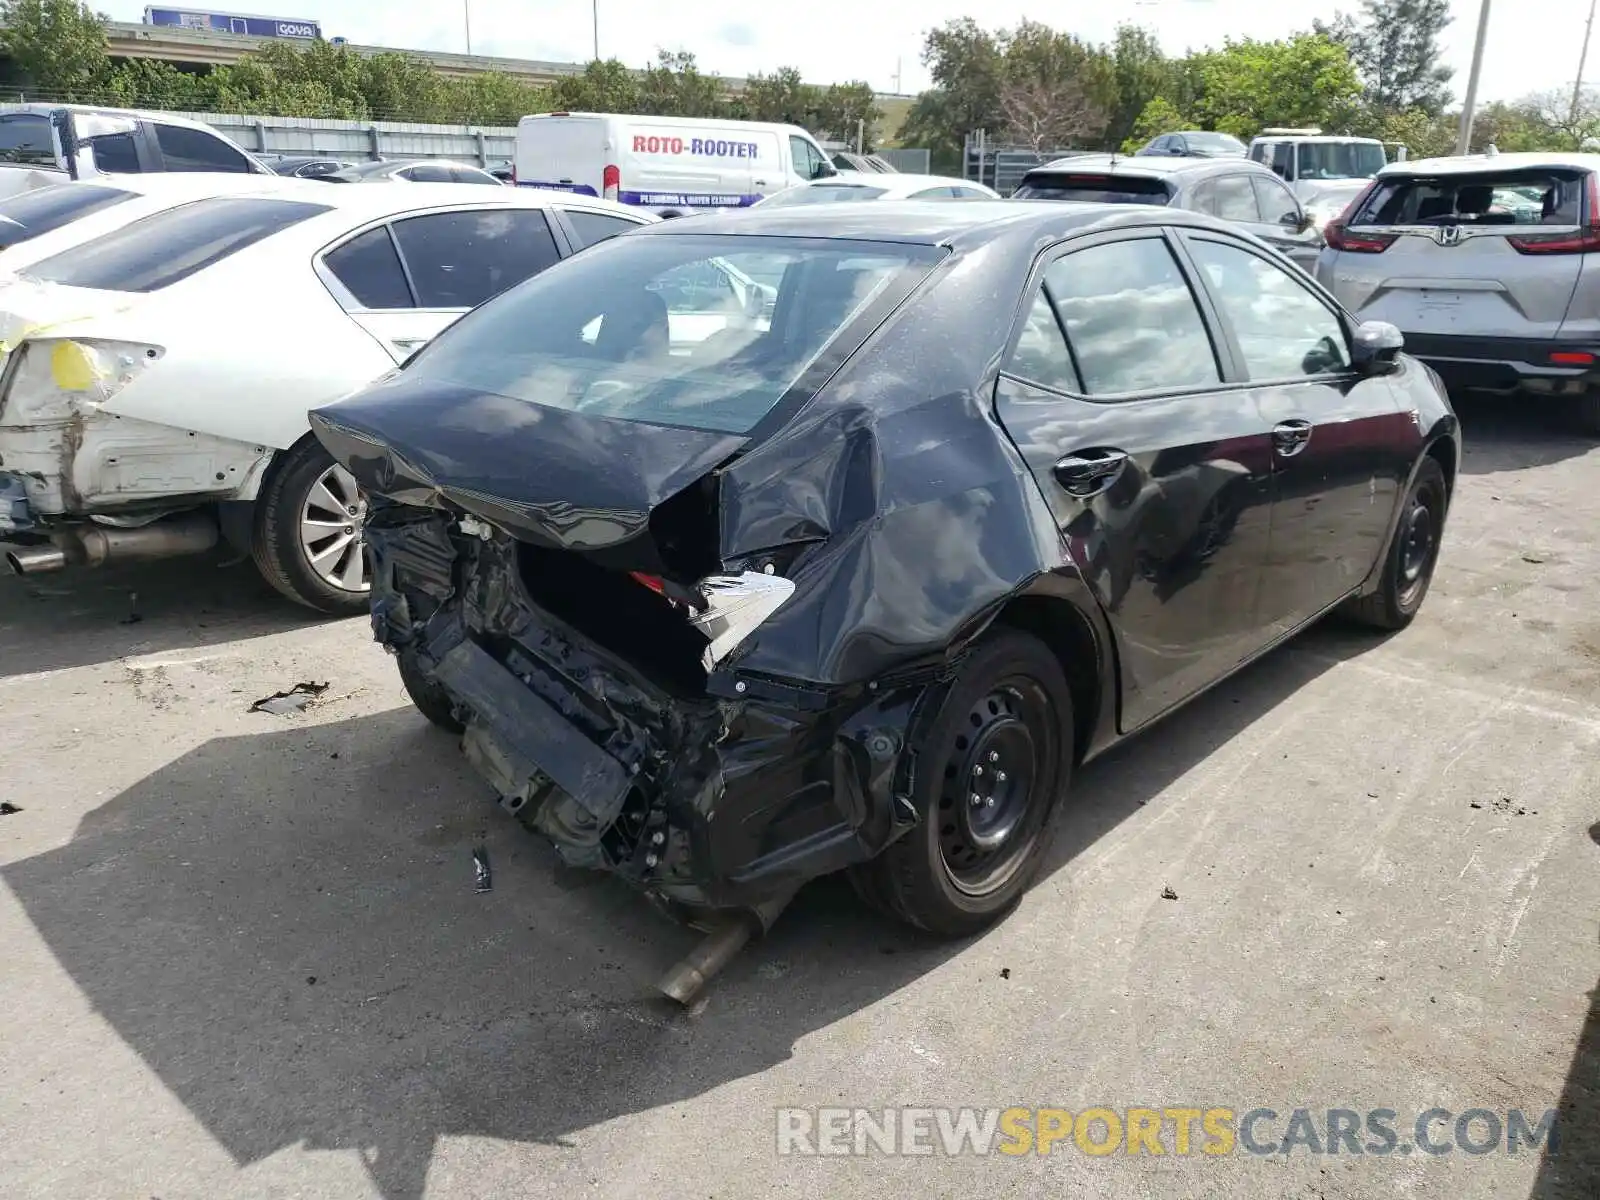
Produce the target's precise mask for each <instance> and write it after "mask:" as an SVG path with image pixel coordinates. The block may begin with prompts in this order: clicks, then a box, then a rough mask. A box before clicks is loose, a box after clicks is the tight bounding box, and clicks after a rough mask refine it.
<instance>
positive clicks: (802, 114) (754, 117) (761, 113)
mask: <svg viewBox="0 0 1600 1200" xmlns="http://www.w3.org/2000/svg"><path fill="white" fill-rule="evenodd" d="M816 92H817V89H816V88H814V87H812V86H810V85H809V84H807V83H806V82H805V81H804V80H803V79H802V78H801V77H800V72H799V71H797V70H795V69H794V68H793V67H779V68H778V69H777V70H776V71H774V72H773V73H772V74H771V75H752V76H750V78H749V79H747V80H746V81H745V85H744V90H743V91H742V92H740V94H739V101H740V103H741V105H742V107H743V110H744V112H743V115H744V118H745V119H746V120H749V121H782V122H784V123H785V124H789V125H804V124H805V123H806V121H807V120H809V119H810V117H811V114H812V112H813V111H814V110H815V108H816V107H817V94H816Z"/></svg>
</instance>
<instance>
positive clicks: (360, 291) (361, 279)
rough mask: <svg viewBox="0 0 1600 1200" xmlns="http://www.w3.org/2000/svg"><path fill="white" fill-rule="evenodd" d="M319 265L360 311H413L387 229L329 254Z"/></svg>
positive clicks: (373, 231)
mask: <svg viewBox="0 0 1600 1200" xmlns="http://www.w3.org/2000/svg"><path fill="white" fill-rule="evenodd" d="M322 262H323V265H324V266H326V267H327V268H328V270H330V271H332V272H333V275H334V278H336V279H337V280H338V281H339V282H340V283H342V284H344V286H345V287H346V288H348V289H349V291H350V294H351V295H352V296H354V297H355V299H356V303H358V304H359V305H361V307H362V308H378V309H382V308H413V307H415V304H414V302H413V301H412V298H411V285H410V284H408V283H407V282H406V272H405V268H404V267H402V266H401V265H400V255H399V254H398V253H397V252H396V251H395V248H394V239H393V238H391V237H390V236H389V227H388V226H387V225H380V226H379V227H378V228H376V229H369V230H367V231H366V232H365V233H363V234H361V235H360V236H359V237H354V238H351V239H350V240H349V241H348V242H346V243H345V244H344V245H342V246H340V247H338V248H337V249H335V250H330V251H328V253H327V254H325V255H324V256H323V258H322Z"/></svg>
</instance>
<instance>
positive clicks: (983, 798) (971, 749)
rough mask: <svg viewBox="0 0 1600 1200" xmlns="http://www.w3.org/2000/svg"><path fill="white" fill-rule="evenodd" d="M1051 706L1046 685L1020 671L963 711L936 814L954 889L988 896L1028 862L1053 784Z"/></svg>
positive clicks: (941, 854) (942, 858) (946, 871)
mask: <svg viewBox="0 0 1600 1200" xmlns="http://www.w3.org/2000/svg"><path fill="white" fill-rule="evenodd" d="M1051 712H1052V709H1051V705H1050V702H1049V700H1048V698H1047V697H1046V695H1045V693H1044V691H1043V689H1042V688H1040V687H1039V685H1038V684H1037V683H1036V682H1034V681H1033V680H1032V679H1028V678H1025V677H1017V678H1012V679H1007V680H1004V681H1002V682H1000V683H998V684H996V685H995V686H994V687H993V688H991V689H990V690H989V691H988V692H987V693H986V694H985V695H984V696H982V697H980V698H979V699H978V700H977V701H976V702H975V703H974V704H973V705H972V707H971V708H970V709H969V710H968V711H967V713H966V714H965V716H964V718H963V722H964V723H963V725H962V727H961V730H960V732H958V733H957V734H956V735H955V738H954V741H953V743H952V745H951V746H950V749H949V756H948V758H947V760H946V763H945V768H944V778H943V781H942V786H941V788H940V793H939V808H938V814H937V822H938V825H937V828H938V846H939V859H940V863H941V866H942V868H943V870H944V874H945V877H946V879H947V880H948V881H949V883H950V885H951V886H952V887H953V888H955V890H957V891H959V892H961V893H963V894H965V895H968V896H974V897H979V896H986V895H989V894H991V893H993V892H996V891H998V890H1000V889H1001V888H1003V887H1005V886H1006V884H1007V883H1009V882H1010V881H1011V879H1012V878H1013V877H1014V876H1015V875H1016V873H1017V871H1018V870H1019V869H1020V868H1021V866H1022V864H1023V862H1024V861H1025V860H1026V858H1027V851H1028V847H1029V845H1030V844H1031V842H1032V839H1033V834H1035V833H1036V832H1037V831H1038V828H1039V826H1040V824H1041V823H1042V814H1043V812H1044V811H1045V809H1046V807H1047V805H1046V804H1045V803H1044V799H1045V795H1046V792H1047V789H1049V788H1051V787H1053V786H1054V780H1053V779H1052V778H1051V777H1050V776H1051V774H1052V772H1053V765H1052V764H1053V762H1054V755H1053V753H1052V747H1051V744H1050V737H1049V734H1048V729H1049V720H1050V714H1051Z"/></svg>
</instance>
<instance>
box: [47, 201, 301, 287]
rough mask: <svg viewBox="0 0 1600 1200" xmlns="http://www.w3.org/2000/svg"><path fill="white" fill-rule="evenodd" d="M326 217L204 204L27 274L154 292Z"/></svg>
mask: <svg viewBox="0 0 1600 1200" xmlns="http://www.w3.org/2000/svg"><path fill="white" fill-rule="evenodd" d="M71 186H72V187H81V186H82V184H77V183H74V184H72V185H71ZM327 211H329V210H328V207H327V206H326V205H323V204H304V203H301V202H300V201H297V200H269V199H263V198H259V197H254V196H249V197H246V196H240V197H232V196H230V197H225V198H217V199H211V200H199V201H196V202H195V203H193V204H182V205H179V206H178V207H177V208H169V209H166V210H165V211H163V212H159V213H156V214H155V215H154V216H149V217H145V218H144V219H143V220H139V221H134V222H133V223H132V224H130V225H124V226H123V227H122V228H121V229H118V230H115V231H113V232H111V233H108V234H104V235H103V236H101V237H97V238H95V239H93V240H92V241H88V242H85V243H83V245H81V246H74V247H73V248H72V249H70V250H65V251H63V252H62V253H60V254H57V255H54V256H52V257H50V258H46V259H44V260H43V261H41V262H37V263H34V264H33V266H31V267H28V268H26V269H25V270H24V271H23V274H25V275H26V276H28V277H29V278H32V279H38V280H41V281H43V282H45V283H59V284H61V285H62V286H64V287H80V288H96V289H100V290H103V291H108V292H154V291H158V290H159V289H161V288H164V287H170V286H171V285H172V284H174V283H177V282H179V281H180V280H183V279H187V278H188V277H189V276H191V275H193V274H194V273H195V272H197V271H203V270H205V269H206V268H207V267H210V266H214V265H215V264H217V263H219V262H221V261H222V260H223V259H225V258H227V257H228V256H229V255H232V254H237V253H238V252H239V251H240V250H243V249H244V248H245V247H246V246H249V245H252V244H254V243H255V242H259V241H260V240H261V239H262V238H266V237H271V236H272V235H273V234H275V233H279V232H281V231H282V230H285V229H287V228H289V227H290V226H291V225H297V224H299V223H300V222H301V221H304V220H307V219H308V218H310V217H314V216H316V215H317V214H318V213H325V212H327Z"/></svg>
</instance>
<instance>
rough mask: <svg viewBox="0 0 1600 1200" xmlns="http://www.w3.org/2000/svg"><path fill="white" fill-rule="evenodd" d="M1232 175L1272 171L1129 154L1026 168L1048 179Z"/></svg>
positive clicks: (1239, 163) (1231, 162) (1221, 161)
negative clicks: (1069, 176) (1077, 175)
mask: <svg viewBox="0 0 1600 1200" xmlns="http://www.w3.org/2000/svg"><path fill="white" fill-rule="evenodd" d="M1235 171H1265V172H1266V173H1267V174H1269V175H1271V174H1272V171H1271V170H1270V168H1268V167H1264V166H1262V165H1261V164H1260V163H1256V162H1251V161H1250V160H1249V159H1246V158H1156V157H1135V156H1133V155H1131V154H1076V155H1073V156H1072V157H1071V158H1058V159H1055V160H1054V161H1052V162H1047V163H1040V164H1039V165H1038V166H1037V167H1030V168H1029V169H1028V174H1029V175H1032V174H1034V173H1035V172H1038V173H1039V174H1041V175H1043V174H1047V173H1048V174H1051V175H1072V174H1084V175H1099V174H1105V173H1108V172H1109V173H1112V174H1117V175H1144V176H1148V177H1150V178H1157V177H1162V176H1167V175H1194V174H1203V175H1205V174H1220V173H1222V172H1227V173H1229V174H1232V173H1234V172H1235Z"/></svg>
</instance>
